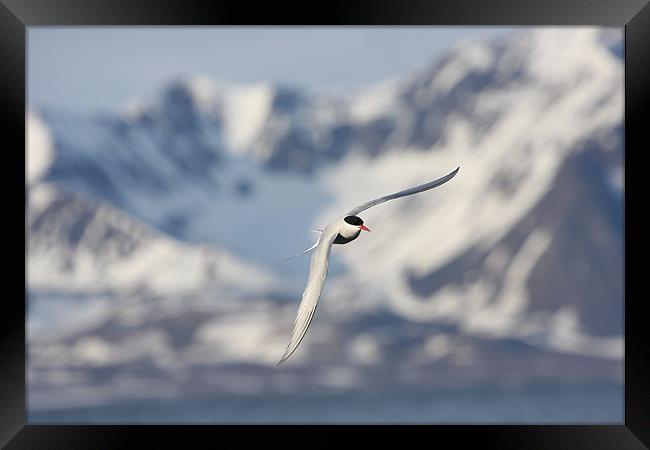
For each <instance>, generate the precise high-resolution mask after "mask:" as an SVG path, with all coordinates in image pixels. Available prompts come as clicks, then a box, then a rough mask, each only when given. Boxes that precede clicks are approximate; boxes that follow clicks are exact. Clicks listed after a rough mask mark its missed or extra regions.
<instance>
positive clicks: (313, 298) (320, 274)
mask: <svg viewBox="0 0 650 450" xmlns="http://www.w3.org/2000/svg"><path fill="white" fill-rule="evenodd" d="M337 235H338V231H337V229H336V227H334V226H329V227H327V228H325V230H324V231H323V234H322V235H321V238H320V240H319V241H318V245H317V246H316V250H314V254H313V255H312V256H311V264H310V265H309V279H308V280H307V286H306V287H305V291H304V292H303V293H302V300H301V301H300V306H299V307H298V315H297V316H296V319H295V320H294V322H293V331H292V332H291V340H290V341H289V345H288V346H287V350H286V351H285V352H284V355H283V356H282V359H281V360H280V362H279V363H278V365H280V364H282V363H283V362H285V361H286V360H287V359H288V358H289V356H291V354H292V353H293V352H294V351H295V350H296V348H298V345H300V342H301V341H302V338H303V337H305V333H306V332H307V328H309V324H310V323H311V320H312V318H313V317H314V312H315V311H316V306H318V299H319V298H320V294H321V292H322V291H323V285H324V284H325V277H327V268H328V266H329V260H330V251H331V250H332V243H333V242H334V239H336V236H337Z"/></svg>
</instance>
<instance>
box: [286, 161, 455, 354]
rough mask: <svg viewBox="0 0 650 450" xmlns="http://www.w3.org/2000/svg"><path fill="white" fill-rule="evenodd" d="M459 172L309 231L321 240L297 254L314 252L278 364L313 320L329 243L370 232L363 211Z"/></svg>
mask: <svg viewBox="0 0 650 450" xmlns="http://www.w3.org/2000/svg"><path fill="white" fill-rule="evenodd" d="M459 170H460V167H458V168H456V170H454V171H453V172H451V173H449V174H448V175H445V176H444V177H442V178H438V179H437V180H433V181H430V182H428V183H425V184H421V185H419V186H415V187H412V188H410V189H405V190H403V191H399V192H396V193H394V194H390V195H385V196H384V197H379V198H376V199H374V200H370V201H369V202H366V203H364V204H363V205H361V206H357V207H356V208H354V209H353V210H352V211H350V212H348V213H347V214H346V215H345V216H344V217H340V218H338V219H336V220H335V221H334V222H332V223H330V224H329V225H327V226H326V227H325V229H324V230H312V231H316V232H318V233H320V237H319V239H318V241H317V242H316V244H314V245H313V246H312V247H310V248H308V249H307V250H305V251H304V252H302V253H300V254H298V255H296V256H300V255H303V254H305V253H307V252H310V251H312V250H314V254H313V255H312V257H311V264H310V265H309V278H308V279H307V286H306V287H305V291H304V292H303V294H302V300H301V301H300V306H299V307H298V315H297V316H296V319H295V320H294V322H293V331H292V332H291V339H290V341H289V345H288V346H287V350H286V351H285V352H284V355H283V356H282V359H281V360H280V362H279V363H278V365H280V364H282V363H283V362H285V361H286V360H287V359H288V358H289V357H290V356H291V354H292V353H293V352H294V351H295V350H296V349H297V348H298V345H300V342H301V341H302V339H303V338H304V337H305V333H306V332H307V328H309V324H310V323H311V320H312V319H313V317H314V312H315V311H316V306H317V305H318V299H319V298H320V295H321V292H322V291H323V286H324V285H325V277H326V276H327V268H328V266H329V258H330V251H331V250H332V244H347V243H349V242H352V241H354V240H355V239H356V238H358V237H359V235H360V234H361V231H370V230H369V229H368V228H367V227H366V226H365V225H364V224H363V220H362V219H361V218H360V217H358V216H357V214H359V213H361V212H363V211H365V210H366V209H369V208H372V207H373V206H375V205H379V204H380V203H384V202H387V201H388V200H394V199H396V198H400V197H406V196H407V195H413V194H417V193H418V192H424V191H428V190H429V189H433V188H435V187H437V186H440V185H441V184H444V183H446V182H447V181H449V180H451V179H452V178H453V177H454V176H455V175H456V174H457V173H458V171H459ZM292 258H294V257H292ZM289 259H291V258H289Z"/></svg>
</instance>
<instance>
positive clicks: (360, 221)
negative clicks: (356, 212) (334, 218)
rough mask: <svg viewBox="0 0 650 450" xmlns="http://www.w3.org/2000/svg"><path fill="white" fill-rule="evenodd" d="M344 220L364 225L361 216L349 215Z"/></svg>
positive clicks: (351, 223)
mask: <svg viewBox="0 0 650 450" xmlns="http://www.w3.org/2000/svg"><path fill="white" fill-rule="evenodd" d="M343 220H345V221H346V222H347V223H349V224H350V225H363V220H361V218H360V217H357V216H347V217H346V218H345V219H343Z"/></svg>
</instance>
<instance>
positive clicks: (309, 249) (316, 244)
mask: <svg viewBox="0 0 650 450" xmlns="http://www.w3.org/2000/svg"><path fill="white" fill-rule="evenodd" d="M311 231H312V232H313V233H320V234H321V235H322V234H323V230H311ZM320 238H321V237H320V236H318V240H317V241H316V243H315V244H314V245H312V246H311V247H309V248H308V249H307V250H305V251H304V252H300V253H298V254H297V255H293V256H290V257H288V258H287V259H285V260H284V262H287V261H289V260H290V259H293V258H296V257H298V256H300V255H304V254H305V253H309V252H310V251H312V250H313V249H315V248H316V247H318V243H319V242H320Z"/></svg>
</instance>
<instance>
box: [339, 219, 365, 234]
mask: <svg viewBox="0 0 650 450" xmlns="http://www.w3.org/2000/svg"><path fill="white" fill-rule="evenodd" d="M343 221H344V222H345V226H346V228H349V229H351V230H352V229H353V230H354V231H355V232H357V230H359V231H370V229H369V228H368V227H366V226H365V225H364V224H363V220H361V217H357V216H347V217H344V218H343Z"/></svg>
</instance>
